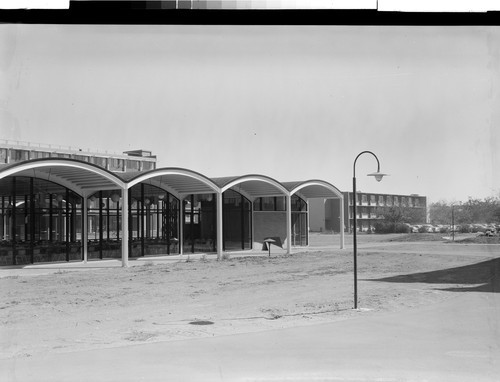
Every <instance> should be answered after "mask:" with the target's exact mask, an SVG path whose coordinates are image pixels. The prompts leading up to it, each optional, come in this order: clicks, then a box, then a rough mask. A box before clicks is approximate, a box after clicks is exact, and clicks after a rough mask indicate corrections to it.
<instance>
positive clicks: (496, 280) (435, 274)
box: [367, 258, 500, 293]
mask: <svg viewBox="0 0 500 382" xmlns="http://www.w3.org/2000/svg"><path fill="white" fill-rule="evenodd" d="M367 281H381V282H391V283H428V284H462V285H464V284H465V286H462V285H461V286H453V287H450V288H437V289H439V290H444V291H450V292H493V293H498V292H500V258H498V259H493V260H487V261H482V262H480V263H476V264H470V265H465V266H462V267H456V268H448V269H441V270H438V271H431V272H420V273H411V274H407V275H398V276H392V277H384V278H381V279H367ZM467 284H469V285H471V286H470V287H468V286H466V285H467ZM472 285H474V286H472Z"/></svg>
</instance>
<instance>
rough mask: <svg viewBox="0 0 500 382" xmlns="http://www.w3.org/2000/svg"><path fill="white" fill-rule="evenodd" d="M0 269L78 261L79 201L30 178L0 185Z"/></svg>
mask: <svg viewBox="0 0 500 382" xmlns="http://www.w3.org/2000/svg"><path fill="white" fill-rule="evenodd" d="M0 198H1V200H0V202H1V205H0V207H1V209H0V214H1V216H0V234H1V237H2V240H1V241H0V265H22V264H29V263H37V262H51V261H70V260H79V261H80V260H82V258H83V252H82V245H81V240H82V237H81V232H82V216H83V213H82V212H83V211H82V199H81V197H80V196H79V195H77V194H76V193H74V192H73V191H71V190H69V189H68V188H66V187H63V186H61V185H58V184H56V183H53V182H50V181H47V180H43V179H37V178H33V177H20V176H13V177H8V178H5V179H3V180H2V181H0Z"/></svg>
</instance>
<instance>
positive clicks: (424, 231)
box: [418, 225, 427, 233]
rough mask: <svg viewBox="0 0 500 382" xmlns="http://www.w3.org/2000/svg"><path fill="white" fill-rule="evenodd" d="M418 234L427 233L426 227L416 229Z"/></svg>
mask: <svg viewBox="0 0 500 382" xmlns="http://www.w3.org/2000/svg"><path fill="white" fill-rule="evenodd" d="M418 232H419V233H427V227H426V226H424V225H423V226H422V227H419V228H418Z"/></svg>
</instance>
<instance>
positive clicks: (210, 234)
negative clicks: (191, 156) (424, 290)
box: [0, 144, 344, 266]
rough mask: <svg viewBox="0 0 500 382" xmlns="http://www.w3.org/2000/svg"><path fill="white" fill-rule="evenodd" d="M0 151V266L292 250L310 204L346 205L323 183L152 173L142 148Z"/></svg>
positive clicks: (300, 242)
mask: <svg viewBox="0 0 500 382" xmlns="http://www.w3.org/2000/svg"><path fill="white" fill-rule="evenodd" d="M0 153H1V157H0V158H1V159H0V160H1V162H2V164H0V198H1V200H0V202H1V205H0V207H1V208H0V233H1V242H0V265H20V264H29V263H38V262H49V261H72V260H75V261H76V260H77V261H82V260H83V261H88V260H90V259H105V258H121V259H122V263H123V265H124V266H126V265H127V261H128V258H129V257H139V256H148V255H169V254H182V253H210V252H214V253H217V255H218V256H219V257H220V256H221V255H222V253H223V251H228V250H231V251H233V250H245V249H251V248H259V247H261V246H262V243H263V241H264V239H265V238H267V237H275V238H279V239H280V241H282V242H283V243H284V245H285V248H286V250H287V252H288V253H290V252H291V250H292V247H293V246H304V245H308V200H309V199H311V198H334V199H339V200H342V198H343V195H342V193H341V192H340V191H339V190H338V189H337V188H336V187H335V186H333V185H332V184H330V183H328V182H325V181H322V180H308V181H302V182H279V181H277V180H275V179H273V178H270V177H267V176H265V175H244V176H236V177H224V178H212V179H210V178H208V177H206V176H204V175H202V174H200V173H197V172H195V171H191V170H188V169H183V168H156V157H154V156H152V155H151V152H147V151H143V150H137V151H129V152H126V153H124V154H123V155H105V154H101V153H90V152H83V151H81V150H78V149H77V150H72V149H67V150H61V149H53V148H50V147H43V148H42V147H39V146H33V145H19V144H15V145H8V144H4V145H2V146H1V147H0ZM340 205H341V206H343V205H344V204H343V203H341V204H340ZM342 216H343V215H342ZM340 246H341V247H343V235H341V242H340Z"/></svg>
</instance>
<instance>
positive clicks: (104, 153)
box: [0, 139, 156, 160]
mask: <svg viewBox="0 0 500 382" xmlns="http://www.w3.org/2000/svg"><path fill="white" fill-rule="evenodd" d="M0 147H4V148H5V147H8V148H13V149H21V150H33V151H46V152H57V153H65V154H76V155H92V156H99V157H113V158H119V159H127V158H128V157H131V156H134V157H142V158H150V159H155V160H156V155H152V152H151V151H149V150H142V149H140V150H131V151H124V152H123V153H117V152H113V151H109V150H97V149H90V148H83V147H74V146H64V145H54V144H50V143H37V142H27V141H19V140H9V139H0Z"/></svg>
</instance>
